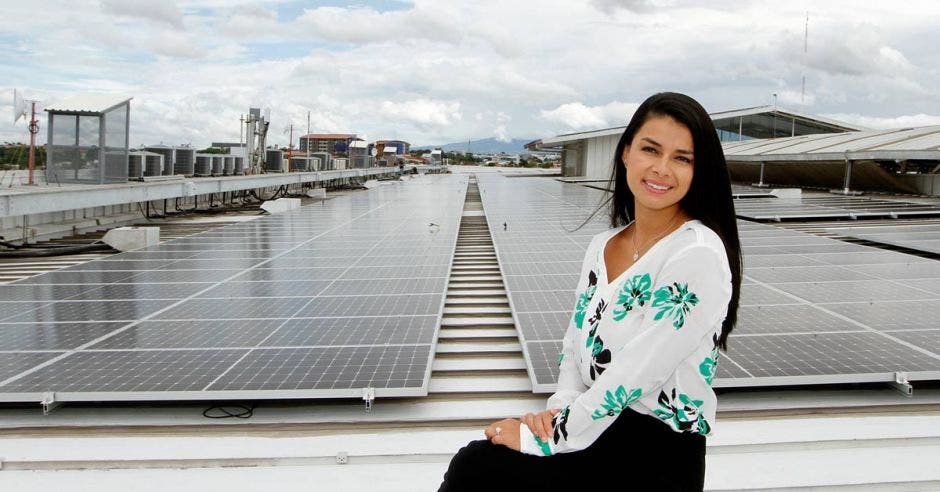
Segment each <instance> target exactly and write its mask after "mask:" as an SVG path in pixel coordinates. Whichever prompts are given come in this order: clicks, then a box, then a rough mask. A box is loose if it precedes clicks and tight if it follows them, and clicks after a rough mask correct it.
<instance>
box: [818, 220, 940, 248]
mask: <svg viewBox="0 0 940 492" xmlns="http://www.w3.org/2000/svg"><path fill="white" fill-rule="evenodd" d="M827 230H828V231H829V232H833V233H836V234H840V235H843V236H848V237H853V238H856V239H864V240H866V241H873V242H876V243H882V244H890V245H892V246H900V247H902V248H907V249H913V250H918V251H923V252H925V253H933V254H937V255H940V224H938V223H931V224H922V225H911V224H907V225H891V226H865V227H838V228H835V227H833V228H829V229H827Z"/></svg>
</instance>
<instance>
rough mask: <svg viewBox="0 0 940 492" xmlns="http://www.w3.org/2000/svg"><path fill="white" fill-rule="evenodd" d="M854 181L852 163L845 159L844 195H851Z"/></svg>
mask: <svg viewBox="0 0 940 492" xmlns="http://www.w3.org/2000/svg"><path fill="white" fill-rule="evenodd" d="M851 180H852V161H851V160H849V158H848V157H846V158H845V181H844V182H843V184H842V188H843V190H842V191H843V193H845V194H848V193H849V184H850V182H851Z"/></svg>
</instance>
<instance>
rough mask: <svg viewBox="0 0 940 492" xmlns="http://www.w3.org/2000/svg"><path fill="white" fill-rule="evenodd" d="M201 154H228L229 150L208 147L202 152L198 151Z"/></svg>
mask: <svg viewBox="0 0 940 492" xmlns="http://www.w3.org/2000/svg"><path fill="white" fill-rule="evenodd" d="M196 152H197V153H199V154H228V149H220V148H218V147H206V148H204V149H202V150H197V151H196Z"/></svg>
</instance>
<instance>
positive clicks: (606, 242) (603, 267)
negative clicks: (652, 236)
mask: <svg viewBox="0 0 940 492" xmlns="http://www.w3.org/2000/svg"><path fill="white" fill-rule="evenodd" d="M695 220H696V219H689V220H687V221H685V222H683V223H681V224H679V227H677V228H676V229H675V230H674V231H672V232H670V233H669V234H666V235H665V236H663V237H661V238H660V239H659V241H656V242H655V243H653V245H652V246H651V247H650V248H649V249H648V250H646V253H645V254H643V256H641V257H639V258H637V260H636V261H634V262H633V264H632V265H630V266H628V267H627V269H626V270H624V271H622V272H620V275H617V276H616V277H615V278H613V279H610V278H608V276H609V274H608V270H607V246H608V245H609V244H610V240H611V239H613V238H614V236H616V235H617V234H620V233H621V232H622V231H624V230H626V228H628V227H630V226H631V225H633V222H635V221H631V222H630V223H629V224H627V225H625V226H620V227H618V228H617V229H614V232H613V233H611V234H610V235H609V236H607V239H605V240H604V244H602V245H601V249H600V264H601V268H600V269H601V273H602V274H603V279H604V289H608V288H610V286H612V285H616V284H617V283H619V282H620V280H621V279H623V278H624V277H625V276H626V275H627V274H628V273H630V271H631V270H633V269H634V268H635V267H636V266H637V265H638V264H640V263H641V262H642V261H643V260H644V259H645V258H647V257H648V256H650V253H652V252H653V251H655V250H656V249H657V248H659V247H660V245H662V244H664V243H666V242H667V240H668V239H670V238H672V236H674V235H675V234H676V233H677V232H679V231H681V230H684V229H685V228H686V226H687V225H688V224H689V223H690V222H694V221H695Z"/></svg>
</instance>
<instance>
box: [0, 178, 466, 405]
mask: <svg viewBox="0 0 940 492" xmlns="http://www.w3.org/2000/svg"><path fill="white" fill-rule="evenodd" d="M466 185H467V179H466V177H461V176H446V175H443V176H434V177H426V178H419V179H416V180H414V181H412V182H401V183H394V184H390V185H388V186H380V187H378V188H375V189H372V190H369V191H365V192H361V193H353V194H348V195H344V196H341V197H337V198H333V199H331V200H328V201H325V202H322V203H319V204H317V205H314V206H309V207H303V208H301V209H300V210H296V211H292V212H288V213H284V214H278V215H270V216H264V217H259V218H257V219H255V220H252V221H249V222H242V223H238V224H233V225H230V226H226V227H222V228H218V229H213V230H212V231H208V232H204V233H200V234H196V235H193V236H190V237H187V238H181V239H176V240H172V241H168V242H165V243H162V244H160V245H157V246H154V247H151V248H147V249H144V250H137V251H132V252H128V253H122V254H118V255H113V256H109V257H108V258H107V259H103V260H95V261H91V262H87V263H83V264H81V265H76V266H74V267H70V268H67V269H64V270H60V271H57V272H52V273H47V274H43V275H38V276H36V277H32V278H29V279H25V280H23V281H20V282H16V283H13V284H9V285H0V299H3V300H4V301H2V302H0V401H37V402H38V401H39V400H40V399H41V397H42V394H43V393H47V392H53V393H55V394H56V400H58V401H70V400H71V401H80V400H95V401H108V400H117V401H120V400H181V399H182V400H189V399H194V400H217V399H227V398H238V399H246V398H301V397H318V398H319V397H344V398H345V397H361V396H362V391H363V389H364V388H374V390H375V393H376V395H378V396H412V395H420V394H426V393H427V385H428V377H429V375H430V362H431V357H432V348H433V343H434V341H435V340H436V337H437V330H438V328H439V326H440V318H441V313H442V310H443V303H444V292H445V289H446V288H447V277H448V274H449V269H450V263H451V261H452V256H453V251H454V245H455V243H456V236H457V228H458V226H459V218H460V212H461V210H462V208H463V197H464V193H465V191H466ZM431 223H433V224H435V226H434V227H429V224H431Z"/></svg>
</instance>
